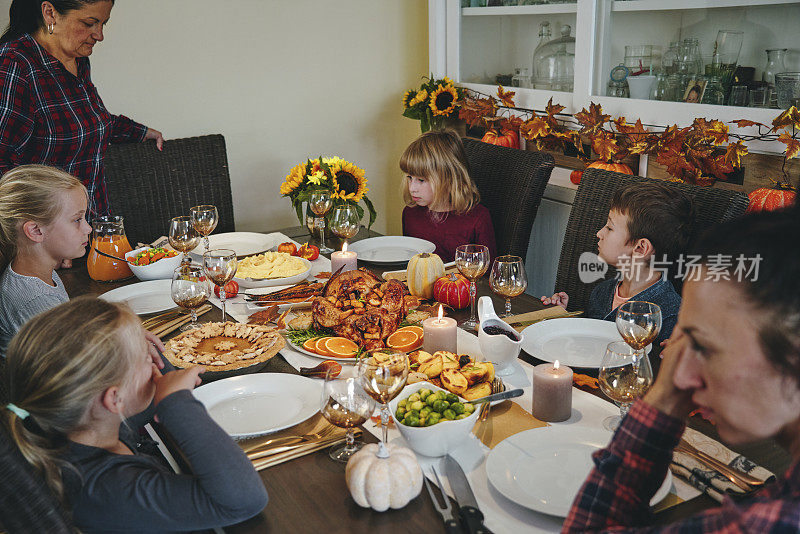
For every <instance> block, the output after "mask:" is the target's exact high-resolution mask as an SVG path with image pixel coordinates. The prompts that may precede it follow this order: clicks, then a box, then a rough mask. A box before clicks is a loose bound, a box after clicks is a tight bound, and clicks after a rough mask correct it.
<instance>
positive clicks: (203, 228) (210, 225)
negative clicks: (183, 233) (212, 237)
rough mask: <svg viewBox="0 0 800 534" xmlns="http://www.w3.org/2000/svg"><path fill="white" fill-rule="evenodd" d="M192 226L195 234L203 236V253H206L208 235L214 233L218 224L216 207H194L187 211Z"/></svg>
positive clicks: (209, 205)
mask: <svg viewBox="0 0 800 534" xmlns="http://www.w3.org/2000/svg"><path fill="white" fill-rule="evenodd" d="M189 213H190V216H191V218H192V225H193V226H194V229H195V230H197V233H198V234H200V235H201V236H203V247H204V252H208V235H209V234H210V233H211V232H213V231H214V228H216V227H217V223H218V222H219V213H218V212H217V207H216V206H212V205H211V204H205V205H202V206H195V207H193V208H192V209H190V210H189Z"/></svg>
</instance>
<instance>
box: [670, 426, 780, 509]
mask: <svg viewBox="0 0 800 534" xmlns="http://www.w3.org/2000/svg"><path fill="white" fill-rule="evenodd" d="M683 438H684V439H685V440H686V441H688V442H689V443H690V444H692V445H694V447H695V448H697V449H699V450H701V451H703V452H705V453H707V454H709V455H711V456H713V457H714V458H716V459H717V460H719V461H721V462H722V463H725V464H727V465H729V466H731V467H734V468H736V469H738V470H739V471H744V472H745V473H748V474H749V475H751V476H754V477H756V478H758V479H760V480H763V481H767V480H770V479H774V478H775V475H774V474H773V473H772V472H771V471H768V470H767V469H764V468H763V467H761V466H759V465H756V464H754V463H753V462H751V461H750V460H748V459H747V458H745V457H744V456H742V455H741V454H738V453H736V452H733V451H732V450H730V449H729V448H727V447H725V446H724V445H722V444H721V443H720V442H718V441H716V440H713V439H711V438H710V437H708V436H706V435H704V434H701V433H700V432H698V431H696V430H694V429H691V428H687V429H686V431H685V432H684V434H683ZM670 468H671V469H672V472H673V473H674V474H676V475H678V476H679V477H681V478H683V479H684V480H686V481H687V482H688V483H689V484H691V485H692V486H693V487H695V488H696V489H697V490H699V491H701V492H703V493H705V494H707V495H708V496H709V497H711V498H713V499H714V500H716V501H718V502H722V499H723V497H725V495H726V494H731V495H740V496H742V495H746V493H745V492H744V491H743V490H742V489H741V488H739V487H738V486H736V485H735V484H733V483H732V482H731V481H730V480H728V479H727V478H725V477H723V476H722V475H720V474H719V473H717V472H716V471H714V470H713V469H712V468H710V467H708V466H706V465H705V464H704V463H703V462H700V461H699V460H696V459H694V458H693V457H691V456H689V455H688V454H684V453H682V452H677V451H675V452H674V453H673V455H672V465H671V466H670Z"/></svg>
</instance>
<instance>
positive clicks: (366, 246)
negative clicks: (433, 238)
mask: <svg viewBox="0 0 800 534" xmlns="http://www.w3.org/2000/svg"><path fill="white" fill-rule="evenodd" d="M349 249H350V250H353V251H355V252H357V253H358V259H359V260H363V261H366V262H370V263H401V262H404V261H408V260H410V259H411V258H413V257H414V256H416V255H417V254H420V253H422V252H433V251H434V250H436V245H434V244H433V243H431V242H430V241H426V240H425V239H418V238H416V237H406V236H396V235H392V236H383V237H370V238H369V239H362V240H361V241H356V242H355V243H353V244H351V245H349Z"/></svg>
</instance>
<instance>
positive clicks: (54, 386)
mask: <svg viewBox="0 0 800 534" xmlns="http://www.w3.org/2000/svg"><path fill="white" fill-rule="evenodd" d="M147 345H148V342H147V340H146V338H145V335H144V330H143V329H142V326H141V323H140V321H139V319H138V318H137V317H136V315H135V314H133V312H131V310H130V309H129V308H128V307H127V306H126V305H124V304H118V303H109V302H105V301H103V300H100V299H97V298H94V297H88V296H87V297H79V298H77V299H74V300H72V301H69V302H67V303H65V304H61V305H59V306H57V307H55V308H52V309H50V310H48V311H45V312H43V313H41V314H40V315H37V316H36V317H34V318H33V319H31V320H30V321H29V322H28V323H26V324H25V326H23V327H22V328H21V329H20V331H19V332H18V333H17V335H16V336H15V337H14V338H13V340H12V341H11V343H10V344H9V347H8V360H7V386H8V392H9V403H8V404H7V405H6V406H4V408H3V409H0V413H1V415H0V422H2V424H3V426H4V427H5V430H6V431H7V432H8V434H9V435H10V437H11V439H12V441H13V443H14V444H15V445H16V447H17V448H18V449H19V450H20V452H21V453H22V455H23V456H24V458H25V459H26V460H27V461H28V462H29V463H30V464H31V465H32V466H33V467H34V468H35V469H36V470H37V471H38V472H39V473H41V474H42V475H43V477H44V479H45V480H46V482H47V484H48V485H49V487H50V488H51V489H52V491H53V493H54V495H55V496H56V497H58V498H59V499H61V501H62V502H64V503H65V504H66V505H67V506H68V507H70V508H71V509H72V518H73V521H74V523H75V526H76V527H78V528H79V529H81V530H82V531H84V532H86V531H109V530H114V531H116V530H130V531H135V532H151V531H159V532H160V531H171V530H199V529H207V528H212V527H218V526H223V525H227V524H231V523H236V522H239V521H242V520H244V519H247V518H248V517H251V516H252V515H254V514H256V513H258V512H259V511H261V510H262V509H263V508H264V506H265V505H266V500H267V495H266V490H265V488H264V485H263V483H262V482H261V479H260V478H259V476H258V475H257V473H256V472H255V470H254V469H253V467H252V464H250V462H249V461H248V459H247V457H246V456H245V455H244V453H243V452H242V450H241V449H240V448H239V447H238V446H237V445H236V444H235V443H234V442H233V441H232V440H231V439H230V437H228V435H227V434H226V433H225V432H224V431H223V430H222V429H221V428H220V427H219V426H218V425H216V424H215V423H214V422H213V421H212V420H211V418H210V417H209V416H208V413H207V412H206V410H205V408H204V407H203V405H202V404H200V403H199V402H198V401H197V400H195V399H194V397H193V396H192V394H191V390H192V389H193V388H194V387H195V385H196V384H198V383H199V382H200V380H199V378H198V375H199V371H200V368H194V369H187V370H182V371H172V372H169V373H166V374H165V375H163V376H162V375H161V374H160V373H159V372H158V370H157V369H156V368H155V366H154V365H153V362H152V360H151V358H150V355H149V353H148V348H147ZM148 406H150V408H149V409H148ZM152 415H155V416H156V417H157V418H158V421H159V422H160V423H161V424H162V425H163V426H164V427H165V428H166V429H167V431H168V432H169V433H170V434H171V435H172V436H173V437H174V438H175V440H176V442H177V443H178V444H179V446H180V447H181V449H182V452H183V453H184V454H185V455H186V457H187V459H188V462H189V464H190V465H191V466H192V470H193V474H192V475H186V474H184V475H177V474H175V473H173V472H172V471H171V470H170V469H169V468H168V467H167V466H166V465H164V464H162V463H161V462H160V461H159V460H158V459H156V457H154V456H151V455H149V454H146V453H143V452H140V450H139V448H138V447H137V433H136V432H135V431H134V430H133V428H134V427H136V426H138V424H142V423H144V422H146V420H147V419H148V418H149V417H151V416H152ZM123 420H127V421H126V422H125V423H123Z"/></svg>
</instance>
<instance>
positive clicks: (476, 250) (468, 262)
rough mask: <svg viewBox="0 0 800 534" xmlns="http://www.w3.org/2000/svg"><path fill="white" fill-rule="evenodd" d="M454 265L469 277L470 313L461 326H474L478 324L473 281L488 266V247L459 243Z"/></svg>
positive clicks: (475, 290) (482, 273)
mask: <svg viewBox="0 0 800 534" xmlns="http://www.w3.org/2000/svg"><path fill="white" fill-rule="evenodd" d="M455 260H456V267H457V268H458V271H459V272H460V273H461V274H463V275H464V276H465V277H466V278H467V279H469V304H470V310H471V311H470V315H469V319H468V320H467V321H465V322H464V323H463V324H462V326H463V327H464V328H476V327H477V326H478V313H477V310H476V309H475V296H476V294H477V292H478V290H477V288H476V286H475V281H476V280H477V279H478V278H480V277H481V276H483V275H484V274H485V273H486V270H487V269H488V268H489V249H488V248H487V247H486V246H484V245H461V246H459V247H457V248H456V257H455Z"/></svg>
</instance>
